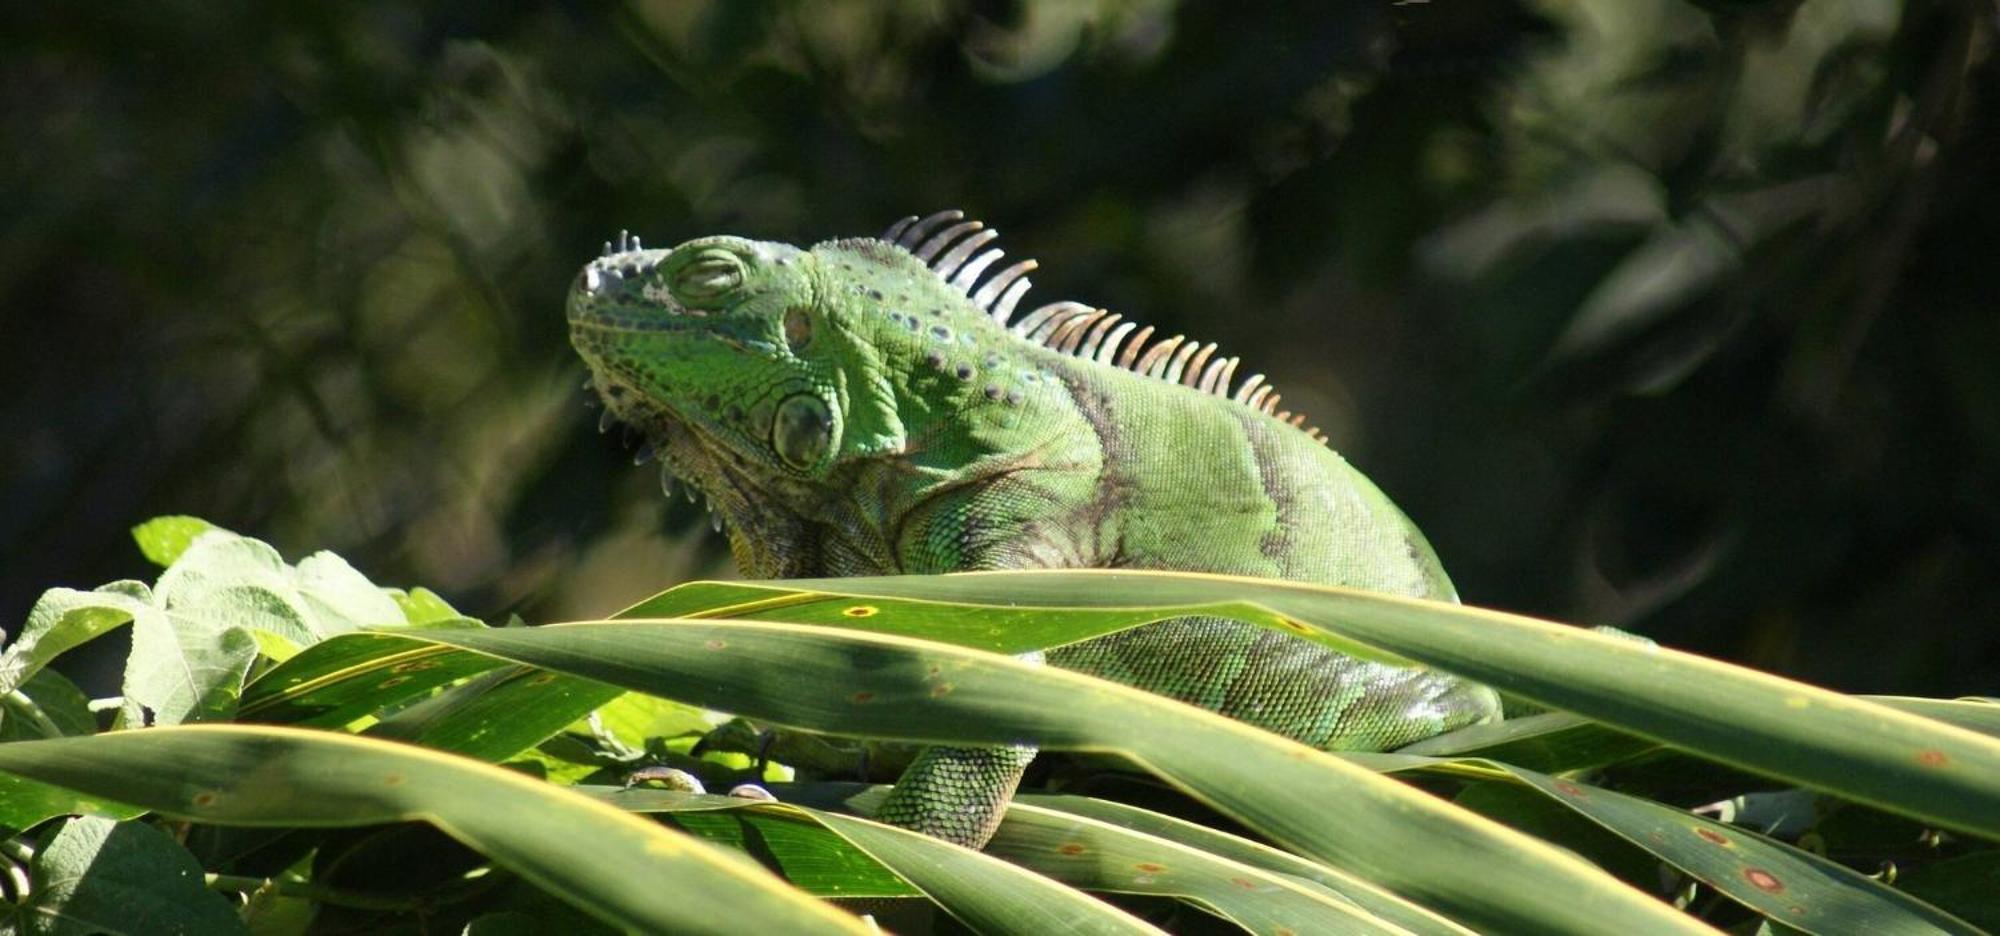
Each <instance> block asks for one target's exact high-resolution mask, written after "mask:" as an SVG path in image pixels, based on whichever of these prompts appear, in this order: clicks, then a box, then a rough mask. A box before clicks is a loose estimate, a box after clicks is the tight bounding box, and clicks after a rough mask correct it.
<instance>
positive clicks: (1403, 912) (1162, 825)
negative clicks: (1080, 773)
mask: <svg viewBox="0 0 2000 936" xmlns="http://www.w3.org/2000/svg"><path fill="white" fill-rule="evenodd" d="M1023 806H1029V807H1034V808H1037V809H1045V810H1051V811H1055V812H1063V813H1069V814H1072V815H1077V816H1084V817H1087V818H1091V819H1095V820H1097V821H1099V822H1107V823H1110V824H1112V825H1115V826H1119V827H1121V828H1125V829H1130V830H1132V831H1134V832H1139V833H1142V834H1145V835H1149V836H1153V837H1156V838H1163V839H1166V840H1167V841H1170V842H1179V843H1180V844H1182V845H1186V846H1188V847H1190V848H1195V849H1199V850H1200V851H1202V852H1204V853H1207V854H1210V855H1215V856H1217V857H1220V858H1226V859H1228V860H1230V861H1234V862H1238V863H1240V864H1245V865H1249V866H1251V867H1254V868H1262V869H1264V870H1266V871H1270V872H1273V873H1276V874H1279V875H1282V876H1285V877H1289V878H1296V879H1299V880H1302V881H1308V882H1311V883H1312V884H1315V885H1317V886H1319V887H1322V888H1325V889H1326V890H1328V891H1331V892H1332V893H1335V894H1338V895H1340V896H1341V897H1344V898H1346V899H1347V900H1350V901H1352V902H1354V903H1355V904H1356V905H1358V906H1360V907H1361V908H1363V909H1365V910H1367V911H1368V912H1369V913H1372V914H1374V915H1375V916H1377V917H1380V918H1381V919H1383V920H1386V921H1388V922H1390V923H1392V924H1395V925H1396V926H1399V927H1402V928H1403V929H1405V930H1408V931H1410V932H1412V933H1422V934H1438V936H1464V934H1467V933H1470V932H1471V931H1470V930H1467V929H1466V928H1465V927H1463V926H1460V925H1458V924H1457V923H1454V922H1452V921H1451V920H1449V919H1446V918H1445V917H1442V916H1439V915H1437V914H1436V913H1433V912H1431V911H1430V910H1426V909H1424V908H1423V907H1420V906H1417V905H1416V904H1413V903H1410V902H1409V901H1407V900H1404V899H1403V898H1401V897H1398V896H1396V895H1394V894H1392V893H1389V892H1388V891H1385V890H1382V889H1381V888H1379V887H1377V886H1375V885H1374V884H1373V883H1370V882H1368V881H1364V880H1361V879H1359V878H1356V877H1354V876H1353V875H1350V874H1345V873H1343V872H1341V871H1339V870H1337V869H1334V868H1329V867H1327V866H1326V865H1323V864H1316V863H1314V862H1311V861H1307V860H1305V859H1304V858H1300V857H1299V856H1297V855H1294V854H1292V853H1290V852H1285V851H1280V850H1278V849H1275V848H1272V847H1270V846H1268V845H1264V844H1261V843H1258V842H1253V841H1250V840H1249V839H1246V838H1240V837H1238V836H1234V835H1230V834H1229V833H1227V832H1220V831H1217V830H1215V829H1211V828H1209V827H1207V826H1204V825H1198V824H1196V823H1193V822H1189V821H1187V820H1185V819H1177V818H1175V817H1173V816H1168V815H1164V814H1161V813H1157V812H1153V811H1151V810H1147V809H1140V808H1139V807H1137V806H1128V805H1126V804H1124V803H1114V802H1110V801H1108V800H1100V799H1092V798H1090V797H1084V796H1052V795H1046V794H1029V795H1025V796H1020V797H1016V798H1015V800H1014V807H1012V808H1010V809H1009V811H1008V815H1009V816H1010V817H1011V816H1012V815H1013V809H1014V808H1019V807H1023ZM1002 828H1003V829H1004V828H1005V826H1004V824H1003V826H1002Z"/></svg>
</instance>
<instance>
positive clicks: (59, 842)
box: [11, 817, 245, 936]
mask: <svg viewBox="0 0 2000 936" xmlns="http://www.w3.org/2000/svg"><path fill="white" fill-rule="evenodd" d="M29 879H30V881H31V883H32V887H31V888H30V889H29V892H28V897H27V900H25V901H24V902H22V903H21V904H19V905H16V906H14V907H13V908H12V914H11V915H12V917H13V919H14V920H15V921H16V922H17V923H19V924H20V931H22V932H27V933H38V934H48V936H96V934H100V933H102V934H113V936H126V934H130V936H150V934H153V933H215V934H228V933H242V932H245V929H244V926H243V921H242V920H240V919H238V918H237V916H236V911H235V908H233V907H231V906H230V905H229V901H227V900H224V899H223V897H222V895H220V894H217V893H215V892H214V891H211V890H209V889H208V887H207V885H206V884H205V883H204V881H203V878H202V870H201V865H200V864H198V863H196V862H195V860H194V856H193V855H190V854H188V852H187V849H185V848H182V847H181V846H180V843H178V842H176V841H174V840H173V839H172V838H169V837H168V836H167V834H166V833H164V832H161V831H160V830H158V829H155V828H153V827H152V826H149V825H146V824H144V823H138V822H113V821H112V820H110V819H95V818H89V817H83V818H78V819H72V820H70V821H68V822H66V823H64V824H63V827H62V830H61V831H59V832H57V833H56V834H55V836H54V837H52V838H50V839H49V840H48V842H47V844H45V845H43V846H42V849H41V851H39V852H37V853H36V854H35V860H34V862H33V863H32V864H31V865H30V866H29Z"/></svg>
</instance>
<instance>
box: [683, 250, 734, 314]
mask: <svg viewBox="0 0 2000 936" xmlns="http://www.w3.org/2000/svg"><path fill="white" fill-rule="evenodd" d="M742 285H743V260H742V258H740V257H738V256H736V255H735V254H733V253H730V252H729V251H727V250H716V249H709V250H704V251H702V252H701V253H699V254H696V255H695V258H694V259H692V260H689V261H688V262H687V265H686V266H683V267H681V268H680V269H678V270H675V271H674V279H673V283H672V287H673V291H674V295H675V296H678V297H680V299H681V300H682V301H684V302H689V303H703V302H712V301H714V300H716V299H720V298H722V297H723V296H726V295H729V294H730V293H732V292H734V291H736V288H737V287H739V286H742Z"/></svg>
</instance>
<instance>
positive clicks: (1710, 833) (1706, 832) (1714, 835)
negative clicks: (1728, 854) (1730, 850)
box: [1694, 826, 1729, 847]
mask: <svg viewBox="0 0 2000 936" xmlns="http://www.w3.org/2000/svg"><path fill="white" fill-rule="evenodd" d="M1694 834H1696V835H1699V836H1701V837H1702V838H1704V839H1706V840H1708V841H1709V842H1710V843H1713V844H1716V845H1722V846H1725V847H1726V846H1728V845H1729V836H1727V835H1723V834H1722V833H1720V832H1717V831H1715V830H1714V829H1704V828H1701V827H1699V826H1697V827H1696V828H1695V830H1694Z"/></svg>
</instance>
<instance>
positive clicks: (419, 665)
mask: <svg viewBox="0 0 2000 936" xmlns="http://www.w3.org/2000/svg"><path fill="white" fill-rule="evenodd" d="M441 665H442V664H440V663H439V662H438V661H436V660H411V661H409V662H407V663H398V664H396V665H395V666H391V667H389V672H391V673H421V672H423V671H424V670H427V669H437V668H438V667H439V666H441Z"/></svg>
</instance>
